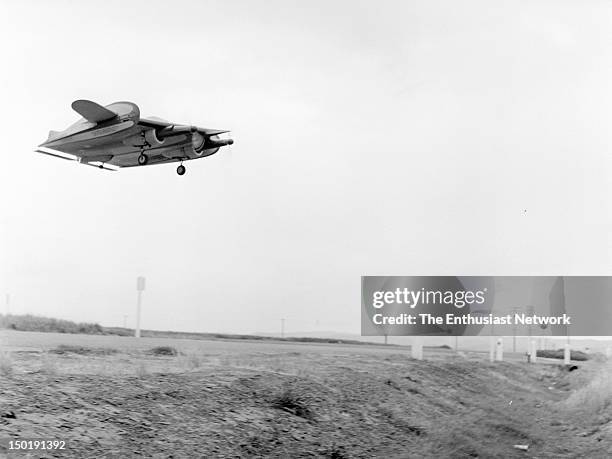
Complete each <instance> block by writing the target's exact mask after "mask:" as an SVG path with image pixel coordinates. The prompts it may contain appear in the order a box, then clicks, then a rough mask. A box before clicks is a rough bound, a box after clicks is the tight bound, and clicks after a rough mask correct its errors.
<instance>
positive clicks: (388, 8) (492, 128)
mask: <svg viewBox="0 0 612 459" xmlns="http://www.w3.org/2000/svg"><path fill="white" fill-rule="evenodd" d="M611 20H612V4H610V3H609V2H604V1H601V2H596V1H583V2H562V1H500V2H489V1H465V2H455V1H431V0H423V1H397V2H395V1H384V2H374V1H371V2H356V1H333V2H324V1H308V2H305V1H302V2H297V1H286V0H283V1H271V0H266V1H244V2H241V1H219V2H213V1H181V0H178V1H174V2H170V3H168V2H161V1H158V2H156V1H146V2H145V1H142V2H137V1H130V2H120V1H105V2H67V1H65V2H64V1H54V2H43V1H20V2H9V1H7V0H3V1H0V51H1V55H2V58H3V65H2V71H1V72H0V82H1V83H0V85H1V86H0V96H1V97H0V100H1V101H2V105H1V110H0V125H1V126H2V127H3V129H2V131H3V133H4V135H3V139H2V142H3V148H2V150H3V163H2V168H0V192H1V193H2V196H3V198H2V200H0V237H1V239H0V257H1V266H0V267H1V271H0V289H2V290H3V291H6V292H10V293H11V298H12V304H11V310H12V311H13V312H16V313H22V312H31V313H36V314H44V315H48V316H54V317H62V318H68V319H73V320H83V321H97V322H100V323H102V324H104V325H121V324H122V322H123V315H124V314H128V315H129V316H130V317H129V319H128V321H129V324H130V325H131V324H132V323H133V322H132V320H133V317H134V305H135V296H136V292H135V278H136V276H138V275H145V276H147V280H148V285H147V291H146V292H145V297H144V316H143V327H145V328H155V329H175V330H194V331H225V332H243V333H244V332H246V333H248V332H254V331H258V332H266V331H276V330H278V328H279V319H280V317H282V316H285V317H286V318H287V329H288V330H289V331H292V330H294V331H297V330H299V331H307V330H336V331H341V332H354V333H359V329H360V321H359V320H360V300H359V295H360V276H361V275H441V274H446V275H531V274H541V275H572V274H582V275H595V274H601V275H604V274H605V275H609V274H610V273H611V271H610V268H611V263H610V254H609V247H610V229H611V228H610V226H611V223H612V213H611V211H610V210H609V200H608V196H609V194H610V176H611V172H612V170H611V168H612V164H611V162H612V161H611V160H610V157H611V155H610V154H611V151H610V150H611V145H612V142H611V140H612V139H611V136H612V130H610V121H612V119H611V116H610V107H612V87H611V85H612V27H610V25H611ZM80 98H86V99H91V100H95V101H97V102H99V103H102V104H104V105H106V104H109V103H112V102H115V101H118V100H129V101H132V102H135V103H137V104H138V105H139V106H140V109H141V112H142V114H143V115H145V116H150V115H156V116H160V117H162V118H166V119H169V120H172V121H175V122H179V123H190V124H198V125H200V126H203V127H211V128H227V129H231V130H232V132H233V134H232V136H233V137H234V139H235V140H236V143H235V144H234V145H233V146H232V147H230V148H229V149H227V148H225V149H223V150H222V151H221V152H220V153H219V154H218V155H215V156H213V157H211V158H208V159H203V160H199V161H193V162H189V163H187V164H186V165H187V174H186V175H185V176H183V177H179V176H178V175H177V174H176V173H175V170H174V169H175V167H174V166H172V165H169V166H154V167H147V168H142V169H139V168H133V169H127V170H122V171H119V172H116V173H113V172H106V171H99V170H97V169H95V168H90V167H84V166H80V165H78V164H76V163H70V162H67V161H62V160H60V159H54V158H51V157H46V156H43V155H38V154H36V153H33V152H32V149H33V148H34V147H35V146H36V145H38V144H39V143H41V142H42V141H43V140H44V139H45V138H46V136H47V133H48V131H49V130H50V129H55V130H60V129H64V128H65V127H67V126H68V125H69V124H71V123H72V122H74V121H75V120H76V119H77V118H78V117H79V116H78V115H77V114H76V113H74V112H73V111H72V110H71V109H70V103H71V102H72V101H73V100H75V99H80ZM524 209H527V213H524V212H523V210H524Z"/></svg>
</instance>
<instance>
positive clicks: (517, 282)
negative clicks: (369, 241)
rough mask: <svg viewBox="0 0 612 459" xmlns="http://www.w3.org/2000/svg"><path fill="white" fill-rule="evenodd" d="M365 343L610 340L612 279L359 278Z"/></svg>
mask: <svg viewBox="0 0 612 459" xmlns="http://www.w3.org/2000/svg"><path fill="white" fill-rule="evenodd" d="M361 303H362V313H361V331H362V335H369V336H372V335H396V336H397V335H404V336H406V335H510V334H515V335H516V334H518V335H538V336H542V335H559V336H560V335H567V334H569V333H570V330H571V333H572V334H573V335H580V336H602V335H612V311H611V309H612V308H610V307H609V305H612V277H593V276H591V277H579V276H538V277H520V276H508V277H505V276H495V277H487V276H478V277H476V276H436V277H433V276H409V277H400V276H364V277H362V280H361Z"/></svg>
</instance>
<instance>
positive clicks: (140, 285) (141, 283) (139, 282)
mask: <svg viewBox="0 0 612 459" xmlns="http://www.w3.org/2000/svg"><path fill="white" fill-rule="evenodd" d="M144 289H145V278H144V277H142V276H139V277H138V278H137V279H136V290H138V299H137V300H136V301H137V302H136V330H134V336H135V337H136V338H140V309H141V306H142V292H143V291H144Z"/></svg>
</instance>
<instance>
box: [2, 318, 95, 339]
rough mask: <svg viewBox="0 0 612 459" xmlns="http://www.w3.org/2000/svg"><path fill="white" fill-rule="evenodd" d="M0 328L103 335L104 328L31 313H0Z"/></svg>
mask: <svg viewBox="0 0 612 459" xmlns="http://www.w3.org/2000/svg"><path fill="white" fill-rule="evenodd" d="M0 328H8V329H11V330H19V331H35V332H55V333H86V334H90V335H103V334H104V333H105V332H104V328H103V327H102V326H101V325H98V324H93V323H76V322H72V321H70V320H62V319H53V318H50V317H40V316H34V315H31V314H25V315H14V314H0Z"/></svg>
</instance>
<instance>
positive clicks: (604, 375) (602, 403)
mask: <svg viewBox="0 0 612 459" xmlns="http://www.w3.org/2000/svg"><path fill="white" fill-rule="evenodd" d="M564 407H565V408H566V409H567V410H570V411H573V412H582V413H589V414H599V413H602V412H604V411H607V410H612V363H609V364H607V365H605V366H604V367H603V368H601V369H600V370H599V371H598V372H597V373H596V374H595V376H593V378H591V380H590V381H589V382H587V383H586V384H585V385H584V386H583V387H581V388H580V389H577V390H576V391H574V393H572V394H571V395H570V396H569V397H568V398H567V400H565V402H564Z"/></svg>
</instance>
